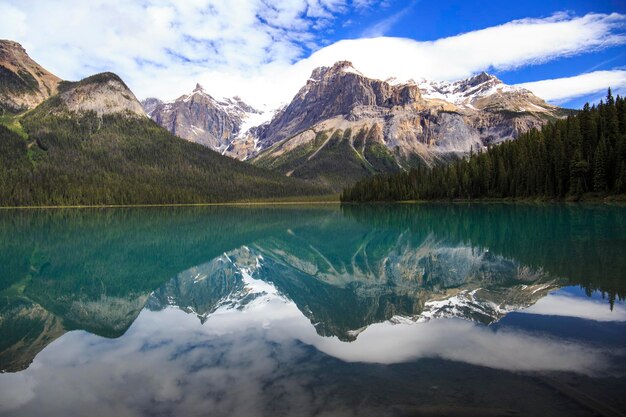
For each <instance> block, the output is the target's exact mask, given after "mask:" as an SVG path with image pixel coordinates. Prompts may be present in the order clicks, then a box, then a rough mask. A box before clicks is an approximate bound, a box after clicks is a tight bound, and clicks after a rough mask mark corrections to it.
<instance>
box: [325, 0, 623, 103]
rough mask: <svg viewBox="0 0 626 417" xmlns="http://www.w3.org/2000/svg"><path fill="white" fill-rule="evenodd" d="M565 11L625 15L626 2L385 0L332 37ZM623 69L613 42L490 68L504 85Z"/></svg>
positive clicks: (471, 25)
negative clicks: (517, 66) (524, 63)
mask: <svg viewBox="0 0 626 417" xmlns="http://www.w3.org/2000/svg"><path fill="white" fill-rule="evenodd" d="M559 12H566V13H569V14H571V15H573V16H584V15H586V14H588V13H605V14H611V13H620V14H626V1H624V0H621V1H620V0H595V1H590V0H574V1H572V0H568V1H564V0H525V1H503V0H497V1H495V0H494V1H484V0H483V1H480V0H449V1H419V0H404V1H394V2H388V7H385V8H372V9H370V10H368V11H367V12H366V13H361V14H359V15H358V16H356V17H349V16H348V17H346V18H345V20H344V22H343V24H345V23H346V21H348V24H347V25H345V27H341V29H339V30H338V31H337V33H335V34H333V35H332V36H331V39H333V40H338V39H343V38H359V37H362V36H363V35H367V32H368V30H370V29H371V28H375V27H376V26H377V25H379V24H381V23H385V22H388V23H389V24H388V25H385V28H386V30H384V33H382V34H383V35H385V36H392V37H401V38H411V39H416V40H420V41H429V40H437V39H440V38H444V37H448V36H454V35H457V34H459V33H464V32H471V31H475V30H479V29H484V28H488V27H491V26H497V25H501V24H504V23H507V22H510V21H513V20H518V19H524V18H545V17H548V16H552V15H554V14H555V13H559ZM614 68H626V45H624V44H622V45H617V46H614V47H609V48H606V49H603V50H599V51H594V52H593V53H587V54H580V55H574V56H571V57H562V58H559V59H556V60H554V61H550V62H546V63H543V64H541V65H529V66H525V67H523V68H520V69H516V70H513V71H506V70H504V71H502V70H500V71H499V70H497V69H494V70H491V71H490V72H491V73H493V74H495V75H497V76H498V77H499V78H500V79H501V80H502V81H504V82H505V83H507V84H518V83H525V82H531V81H537V80H543V79H547V78H561V77H571V76H575V75H578V74H581V73H586V72H590V71H596V70H611V69H614ZM598 97H599V96H598V94H590V95H585V96H583V97H577V98H576V99H573V100H567V101H565V102H561V103H560V104H561V105H564V106H571V107H580V106H582V104H584V102H585V101H586V100H597V98H598Z"/></svg>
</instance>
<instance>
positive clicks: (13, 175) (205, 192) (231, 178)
mask: <svg viewBox="0 0 626 417" xmlns="http://www.w3.org/2000/svg"><path fill="white" fill-rule="evenodd" d="M0 47H1V51H2V54H1V55H0V69H1V70H0V71H1V76H0V86H1V87H2V88H1V89H0V106H1V107H0V108H1V113H0V117H1V118H0V167H1V169H0V205H2V206H14V205H22V206H23V205H83V204H87V205H99V204H161V203H168V204H171V203H209V202H223V201H238V200H251V199H254V200H258V199H265V198H280V197H292V196H302V195H319V194H324V193H328V192H329V190H328V189H327V188H323V187H320V186H317V185H314V184H309V183H307V182H305V181H302V180H299V179H296V178H288V177H286V176H284V175H282V174H280V173H277V172H272V171H270V170H267V169H263V168H259V167H255V166H252V165H250V164H247V163H244V162H240V161H237V160H235V159H232V158H228V157H225V156H222V155H220V154H219V153H216V152H215V151H213V150H211V149H209V148H208V147H206V146H200V145H198V144H194V143H190V142H189V141H187V140H184V139H181V138H179V137H177V136H175V135H173V134H171V133H169V132H168V131H167V130H165V129H164V128H162V127H160V126H159V125H157V124H156V123H154V122H153V121H151V120H150V119H149V118H148V117H147V116H146V114H145V112H144V110H143V108H142V106H141V104H140V103H139V101H138V100H137V98H136V97H135V95H134V94H133V92H132V91H131V90H130V89H129V88H128V86H127V85H126V84H125V83H124V82H123V81H122V79H121V78H120V77H118V76H117V75H115V74H113V73H102V74H96V75H93V76H91V77H87V78H85V79H83V80H81V81H78V82H68V81H61V80H60V79H59V78H58V77H55V76H53V75H52V74H51V73H49V72H48V71H46V70H44V69H43V68H42V67H41V66H39V65H38V64H37V63H35V62H34V61H33V60H31V59H30V58H29V57H28V55H27V54H26V52H25V51H24V49H23V48H22V47H21V46H20V45H19V44H17V43H15V42H10V41H0Z"/></svg>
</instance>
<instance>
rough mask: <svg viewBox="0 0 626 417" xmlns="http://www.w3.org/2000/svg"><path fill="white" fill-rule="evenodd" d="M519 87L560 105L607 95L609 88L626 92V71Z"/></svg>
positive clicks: (605, 72) (597, 72) (607, 72)
mask: <svg viewBox="0 0 626 417" xmlns="http://www.w3.org/2000/svg"><path fill="white" fill-rule="evenodd" d="M518 86H520V87H524V88H526V89H528V90H530V91H532V92H533V93H534V94H536V95H538V96H539V97H542V98H543V99H545V100H548V101H551V102H553V103H557V104H558V103H563V102H566V101H568V100H571V99H574V98H576V97H583V96H588V95H591V94H600V95H605V94H606V91H607V88H608V87H611V88H612V89H613V90H614V91H620V90H624V89H626V71H625V70H610V71H594V72H589V73H586V74H580V75H576V76H574V77H566V78H556V79H551V80H542V81H535V82H530V83H523V84H518Z"/></svg>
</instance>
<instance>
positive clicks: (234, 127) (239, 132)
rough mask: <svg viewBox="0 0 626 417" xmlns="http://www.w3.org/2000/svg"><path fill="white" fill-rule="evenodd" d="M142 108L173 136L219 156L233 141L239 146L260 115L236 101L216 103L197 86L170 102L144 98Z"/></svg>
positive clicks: (229, 99)
mask: <svg viewBox="0 0 626 417" xmlns="http://www.w3.org/2000/svg"><path fill="white" fill-rule="evenodd" d="M142 104H143V108H144V110H145V112H146V113H147V114H148V116H150V117H151V118H152V119H153V120H154V121H155V122H157V123H158V124H159V125H161V126H163V127H165V128H166V129H167V130H169V131H170V132H172V133H173V134H175V135H177V136H179V137H181V138H184V139H187V140H189V141H191V142H195V143H199V144H201V145H204V146H207V147H209V148H211V149H213V150H215V151H218V152H221V153H224V152H227V151H228V149H229V147H230V145H231V143H232V142H233V141H234V140H235V139H237V138H241V139H242V142H243V141H244V140H245V139H244V138H243V134H244V133H246V132H247V130H248V129H249V128H250V127H252V125H251V123H250V122H251V121H252V123H254V121H255V120H258V118H259V116H261V115H262V112H260V111H258V110H256V109H254V108H252V107H251V106H249V105H247V104H246V103H244V102H243V101H242V100H241V99H240V98H239V97H233V98H227V99H224V100H216V99H215V98H213V97H212V96H211V95H209V94H208V93H207V92H205V91H204V89H203V88H202V86H201V85H200V84H198V85H196V88H195V89H194V90H193V92H192V93H191V94H186V95H183V96H181V97H179V98H178V99H176V100H175V101H173V102H169V103H165V102H163V101H161V100H159V99H156V98H148V99H146V100H144V101H143V102H142ZM240 159H245V158H243V157H242V158H240Z"/></svg>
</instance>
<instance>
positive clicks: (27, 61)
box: [0, 40, 61, 114]
mask: <svg viewBox="0 0 626 417" xmlns="http://www.w3.org/2000/svg"><path fill="white" fill-rule="evenodd" d="M60 82H61V79H60V78H59V77H57V76H56V75H54V74H52V73H50V72H49V71H47V70H46V69H45V68H43V67H42V66H41V65H39V64H37V63H36V62H35V61H33V60H32V59H31V58H30V57H29V56H28V54H27V53H26V50H24V48H23V47H22V46H21V45H20V44H19V43H17V42H13V41H8V40H0V114H3V113H5V112H9V113H17V112H20V111H23V110H28V109H32V108H34V107H36V106H37V105H39V104H40V103H42V102H43V101H44V100H46V99H47V98H48V97H50V96H52V95H53V94H55V93H56V91H57V86H58V85H59V83H60Z"/></svg>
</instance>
